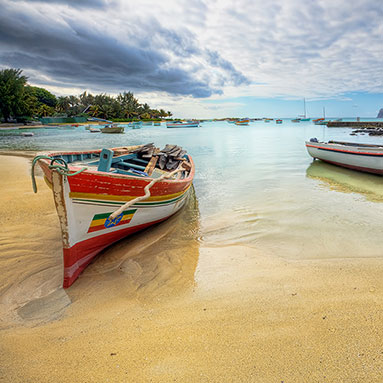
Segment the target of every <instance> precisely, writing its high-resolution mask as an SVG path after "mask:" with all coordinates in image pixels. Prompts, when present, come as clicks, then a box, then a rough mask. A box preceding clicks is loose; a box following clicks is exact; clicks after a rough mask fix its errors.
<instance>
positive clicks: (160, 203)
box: [73, 193, 186, 206]
mask: <svg viewBox="0 0 383 383" xmlns="http://www.w3.org/2000/svg"><path fill="white" fill-rule="evenodd" d="M185 194H186V193H184V194H182V195H181V196H179V197H176V198H173V199H169V200H167V201H159V202H156V201H153V202H137V203H135V204H134V205H136V206H156V205H164V204H169V203H172V202H176V201H178V200H179V199H181V198H182V197H184V196H185ZM73 201H81V202H94V203H104V204H108V205H111V204H112V205H120V206H122V205H124V203H125V202H113V201H100V200H94V199H78V198H74V199H73Z"/></svg>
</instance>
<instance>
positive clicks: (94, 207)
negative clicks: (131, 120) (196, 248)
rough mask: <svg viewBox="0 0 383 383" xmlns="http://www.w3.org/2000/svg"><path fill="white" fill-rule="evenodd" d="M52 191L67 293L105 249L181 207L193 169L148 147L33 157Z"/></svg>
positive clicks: (177, 154) (177, 150) (183, 157)
mask: <svg viewBox="0 0 383 383" xmlns="http://www.w3.org/2000/svg"><path fill="white" fill-rule="evenodd" d="M37 163H38V164H39V165H40V167H41V168H42V170H43V172H44V175H45V179H46V181H47V183H48V185H49V186H50V187H51V189H52V191H53V197H54V200H55V205H56V210H57V214H58V216H59V220H60V225H61V232H62V242H63V250H64V281H63V286H64V287H65V288H66V287H69V286H70V285H71V284H72V283H73V282H74V281H75V280H76V278H77V277H78V275H79V274H80V273H81V271H82V270H84V269H85V267H86V266H87V265H88V264H89V263H90V262H91V260H92V259H93V258H94V257H95V256H96V255H97V254H98V253H99V252H100V251H101V250H103V249H104V248H105V247H107V246H109V245H110V244H112V243H114V242H116V241H118V240H120V239H122V238H124V237H126V236H128V235H130V234H132V233H135V232H137V231H139V230H142V229H145V228H147V227H149V226H151V225H153V224H156V223H158V222H161V221H163V220H165V219H167V218H168V217H170V216H171V215H173V214H175V213H176V212H177V211H178V210H180V209H181V207H182V206H183V205H184V204H185V202H186V198H187V196H188V192H189V190H190V186H191V184H192V181H193V177H194V164H193V160H192V158H191V157H190V156H189V155H187V154H186V151H185V150H183V149H182V148H181V147H179V146H176V145H166V147H165V148H164V149H162V150H160V149H158V148H156V147H154V145H153V144H148V145H139V146H131V147H120V148H113V149H102V150H101V149H99V150H92V151H81V152H73V151H72V152H56V153H48V154H45V155H39V156H37V157H35V159H34V160H33V164H32V179H33V185H34V191H35V192H36V191H37V188H36V182H35V180H34V175H33V174H34V172H33V169H34V166H35V164H37Z"/></svg>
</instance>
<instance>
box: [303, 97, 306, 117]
mask: <svg viewBox="0 0 383 383" xmlns="http://www.w3.org/2000/svg"><path fill="white" fill-rule="evenodd" d="M303 109H304V112H305V118H306V99H305V98H304V99H303Z"/></svg>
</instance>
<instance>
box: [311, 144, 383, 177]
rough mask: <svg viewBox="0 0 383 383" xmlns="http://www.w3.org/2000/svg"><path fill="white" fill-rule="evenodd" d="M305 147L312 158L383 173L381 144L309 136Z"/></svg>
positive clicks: (382, 146) (382, 147)
mask: <svg viewBox="0 0 383 383" xmlns="http://www.w3.org/2000/svg"><path fill="white" fill-rule="evenodd" d="M306 148H307V151H308V153H309V154H310V156H311V157H313V158H318V159H320V160H322V161H325V162H329V163H331V164H334V165H338V166H343V167H345V168H350V169H354V170H360V171H362V172H368V173H375V174H381V175H383V145H371V144H359V143H353V142H342V141H328V142H319V141H318V140H317V139H316V138H311V139H310V141H307V142H306Z"/></svg>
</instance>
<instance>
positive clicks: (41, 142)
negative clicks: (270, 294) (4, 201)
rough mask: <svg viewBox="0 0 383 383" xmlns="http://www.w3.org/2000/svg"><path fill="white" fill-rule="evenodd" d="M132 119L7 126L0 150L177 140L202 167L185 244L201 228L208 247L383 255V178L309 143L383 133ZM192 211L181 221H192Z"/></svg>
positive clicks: (378, 140) (298, 254)
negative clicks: (93, 125) (25, 129)
mask: <svg viewBox="0 0 383 383" xmlns="http://www.w3.org/2000/svg"><path fill="white" fill-rule="evenodd" d="M125 127H126V128H125V133H124V134H100V133H90V132H89V131H88V130H85V128H84V127H81V126H80V127H70V128H62V127H60V128H52V127H47V128H45V129H30V130H29V131H32V132H33V133H34V136H33V137H21V136H20V131H17V130H7V131H3V132H0V150H24V151H25V150H33V151H48V150H49V151H50V150H88V149H98V148H104V147H116V146H128V145H138V144H146V143H150V142H153V143H155V145H156V146H158V147H163V146H164V145H165V144H177V145H180V146H182V147H183V148H185V149H186V150H187V151H188V153H189V154H190V155H191V156H192V157H193V160H194V162H195V166H196V174H195V179H194V188H195V199H196V201H195V202H196V203H194V204H193V209H197V210H198V211H197V212H196V213H197V214H196V215H193V217H195V216H198V221H199V222H198V225H197V226H196V225H195V222H193V225H192V226H193V229H191V230H190V232H188V231H187V230H186V231H185V230H182V238H183V240H184V242H183V246H188V241H189V240H190V243H191V242H192V241H194V240H195V239H196V236H197V237H198V238H197V239H198V241H199V243H201V244H204V245H206V246H230V245H245V246H251V247H255V248H257V249H259V250H262V251H265V252H267V254H270V255H274V256H278V257H285V258H288V259H291V260H294V259H320V258H344V257H381V256H383V250H382V249H383V229H382V218H383V203H382V202H383V178H382V177H380V176H376V175H370V174H365V173H359V172H356V171H352V170H347V169H343V168H340V167H336V166H333V165H329V164H325V163H323V162H321V161H318V160H316V161H313V159H312V158H311V157H310V156H309V155H308V153H307V151H306V147H305V141H306V140H309V139H310V138H312V137H316V138H318V140H330V139H334V140H343V141H350V142H362V143H375V144H383V137H369V136H368V135H358V136H352V137H351V136H350V135H349V134H350V133H351V129H347V128H327V127H326V126H316V125H314V124H313V123H312V122H311V121H309V122H301V123H298V124H296V123H292V122H291V121H290V120H284V121H283V123H282V124H280V125H277V124H276V123H275V121H271V122H270V123H265V122H263V121H255V122H251V123H250V124H249V125H248V126H236V125H234V124H229V123H227V122H226V121H220V122H205V123H202V124H201V126H200V127H199V128H189V129H187V128H179V129H167V128H166V125H165V124H162V125H161V126H144V127H142V128H140V129H132V128H131V127H129V126H128V125H125ZM181 214H182V213H181ZM184 218H185V217H184ZM187 219H188V218H187V217H186V222H185V219H182V220H178V221H177V220H176V221H174V222H175V224H176V225H177V224H179V225H181V224H182V225H183V227H184V226H185V225H186V226H187V224H188V222H187ZM177 222H178V223H177ZM195 227H198V233H196V230H194V228H195ZM188 233H189V234H188ZM176 238H177V236H176V235H174V234H173V236H172V239H173V240H176Z"/></svg>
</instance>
